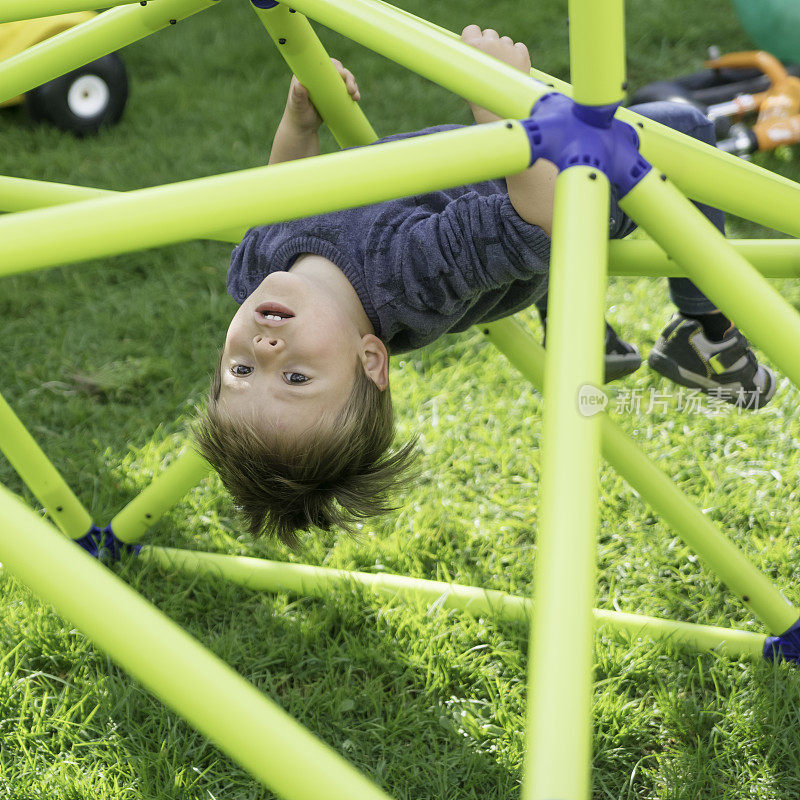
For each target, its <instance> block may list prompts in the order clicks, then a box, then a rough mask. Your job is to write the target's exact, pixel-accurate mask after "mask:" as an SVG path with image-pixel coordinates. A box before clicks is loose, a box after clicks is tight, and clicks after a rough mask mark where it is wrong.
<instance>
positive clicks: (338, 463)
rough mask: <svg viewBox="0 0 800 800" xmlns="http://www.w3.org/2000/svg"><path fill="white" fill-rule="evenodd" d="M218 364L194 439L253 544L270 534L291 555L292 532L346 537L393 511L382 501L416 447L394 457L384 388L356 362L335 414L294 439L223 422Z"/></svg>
mask: <svg viewBox="0 0 800 800" xmlns="http://www.w3.org/2000/svg"><path fill="white" fill-rule="evenodd" d="M221 386H222V362H221V359H220V363H218V364H217V369H216V371H215V373H214V377H213V378H212V381H211V391H210V393H209V397H208V403H207V407H206V410H205V411H204V412H202V413H201V415H200V419H199V421H198V423H197V425H196V426H195V430H194V434H195V439H196V441H197V445H198V449H199V450H200V452H201V454H202V455H203V457H204V458H205V459H206V460H207V461H208V462H209V463H210V464H211V465H212V467H214V469H215V470H216V471H217V473H218V474H219V476H220V479H221V480H222V483H223V484H224V485H225V488H226V489H227V490H228V491H229V492H230V494H231V495H232V497H233V499H234V502H235V503H236V505H237V506H238V508H239V511H240V512H241V514H242V516H243V517H244V519H245V521H246V523H247V527H248V530H249V531H250V533H252V534H253V535H254V536H258V535H260V534H268V535H269V534H274V535H275V536H277V538H278V539H280V540H281V541H282V542H283V543H284V544H286V545H287V546H289V547H292V548H294V547H296V546H297V545H298V542H299V539H298V536H297V533H298V531H300V530H304V529H305V528H308V527H316V528H320V529H322V530H325V531H327V530H330V529H331V528H332V527H333V526H334V525H338V526H340V527H342V528H344V529H345V530H346V531H348V532H349V533H353V528H352V522H353V521H354V520H356V519H365V518H367V517H370V516H373V515H376V514H383V513H385V512H387V511H390V510H392V506H391V505H390V504H389V503H388V502H387V497H386V495H387V494H388V493H389V492H390V491H391V490H393V489H396V488H398V487H399V486H400V484H401V483H403V480H404V478H405V477H406V473H407V471H408V468H409V466H410V465H411V463H412V461H413V459H414V456H415V444H416V440H411V441H409V442H407V443H406V444H404V445H403V446H402V447H401V448H399V449H398V450H396V451H395V452H393V453H390V452H389V448H390V446H391V444H392V440H393V438H394V410H393V408H392V399H391V395H390V392H389V387H388V386H387V388H386V389H385V390H384V391H380V390H379V389H378V387H377V386H376V385H375V383H374V382H373V381H372V380H371V379H370V377H369V376H368V375H367V374H366V373H365V372H364V369H363V367H362V366H361V362H360V361H357V362H356V369H355V379H354V381H353V388H352V390H351V392H350V396H349V397H348V399H347V401H346V402H345V404H344V406H343V407H342V409H341V411H340V412H339V414H338V415H337V416H336V417H335V418H334V419H333V420H332V421H331V422H329V423H327V424H325V423H322V424H320V425H318V426H317V427H316V428H314V429H312V430H310V431H307V432H305V433H303V434H302V435H300V436H291V437H290V436H285V435H278V434H277V433H276V432H274V431H263V430H259V429H258V428H257V427H256V426H255V425H253V424H251V423H248V422H247V421H245V420H238V419H236V420H234V419H230V418H229V417H226V416H225V414H224V413H223V411H222V409H221V407H220V404H219V402H218V401H219V395H220V390H221Z"/></svg>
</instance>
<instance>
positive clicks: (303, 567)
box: [139, 545, 766, 660]
mask: <svg viewBox="0 0 800 800" xmlns="http://www.w3.org/2000/svg"><path fill="white" fill-rule="evenodd" d="M139 557H140V558H142V559H143V560H144V561H145V562H147V563H152V564H158V565H159V566H160V567H162V568H164V569H166V570H179V571H180V572H184V573H186V574H189V575H202V576H205V577H211V578H224V579H225V580H229V581H231V582H233V583H236V584H239V585H241V586H245V587H247V588H248V589H253V590H259V591H268V592H286V593H289V594H296V595H300V596H303V597H321V598H325V599H330V597H331V595H332V594H334V593H336V592H341V591H346V590H347V589H348V588H350V587H352V586H361V587H364V588H365V589H368V590H370V591H372V592H375V594H377V595H378V596H379V597H382V598H385V599H386V600H387V601H394V600H396V599H400V600H403V601H405V602H410V603H413V602H424V603H428V604H430V605H434V606H436V607H441V608H446V609H457V610H459V611H465V612H466V613H468V614H471V615H472V616H475V617H483V616H491V617H493V618H496V619H499V620H504V621H509V622H522V623H526V624H527V623H529V622H530V618H531V610H532V608H533V603H532V602H531V601H530V600H529V599H528V598H526V597H519V596H516V595H511V594H508V593H507V592H501V591H498V590H496V589H481V588H478V587H476V586H462V585H460V584H457V583H443V582H441V581H429V580H425V579H422V578H409V577H408V576H406V575H392V574H390V573H385V572H382V573H376V574H373V573H369V572H348V571H347V570H340V569H331V568H329V567H315V566H311V565H308V564H289V563H286V562H281V561H267V560H264V559H260V558H247V557H245V556H231V555H220V554H217V553H202V552H196V551H192V550H178V549H174V548H170V547H157V546H154V545H144V546H143V547H142V549H141V552H140V553H139ZM593 620H594V625H595V627H596V628H597V629H602V630H604V631H614V632H619V633H624V634H626V635H628V636H648V637H650V638H652V639H655V640H659V641H669V642H671V643H673V644H678V645H683V646H686V647H691V648H694V649H697V650H700V651H702V652H710V651H714V652H717V653H721V654H724V655H726V656H729V657H731V658H748V659H753V660H760V659H761V658H762V652H763V649H764V642H765V640H766V635H765V634H759V633H752V632H751V631H740V630H735V629H732V628H719V627H715V626H711V625H693V624H691V623H688V622H673V621H672V620H667V619H658V618H656V617H648V616H643V615H641V614H626V613H622V612H619V611H602V610H599V609H594V611H593Z"/></svg>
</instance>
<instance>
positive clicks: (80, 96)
mask: <svg viewBox="0 0 800 800" xmlns="http://www.w3.org/2000/svg"><path fill="white" fill-rule="evenodd" d="M32 10H33V9H32ZM28 13H30V12H28ZM94 16H96V15H95V13H94V12H90V11H76V12H74V13H71V14H59V15H58V16H51V17H42V18H40V19H35V20H31V21H30V22H28V21H24V20H17V21H14V22H5V23H2V24H0V61H2V60H4V59H6V58H9V57H11V56H13V55H16V54H17V53H20V52H22V51H24V50H26V49H27V48H29V47H31V46H33V45H35V44H38V43H39V42H41V41H44V40H45V39H48V38H49V37H51V36H55V35H57V34H59V33H61V32H62V31H65V30H68V29H69V28H72V27H74V26H75V25H80V24H81V23H82V22H86V21H87V20H90V19H92V18H93V17H94ZM127 99H128V76H127V73H126V71H125V64H124V63H123V62H122V59H121V58H120V57H119V56H118V55H117V54H116V53H109V54H108V55H105V56H102V57H101V58H98V59H96V60H95V61H92V62H91V63H89V64H84V65H82V66H80V67H78V68H77V69H75V70H72V71H71V72H69V73H68V74H67V75H59V76H58V77H56V78H53V79H52V80H50V81H48V82H47V83H45V84H44V85H42V86H35V87H33V88H32V89H30V90H28V91H27V92H26V93H25V94H24V96H23V95H22V94H20V95H18V96H17V97H11V98H9V99H8V100H4V101H3V102H2V103H0V108H1V107H4V106H12V105H17V104H18V103H23V102H24V103H25V104H26V105H27V107H28V112H29V113H30V115H31V117H32V118H33V119H34V120H43V121H47V122H49V123H51V124H53V125H56V126H57V127H59V128H61V129H62V130H66V131H70V132H72V133H75V134H77V135H78V136H84V135H86V134H90V133H96V132H97V131H98V130H99V129H100V127H101V126H103V125H113V124H114V123H115V122H119V120H120V118H121V117H122V112H123V111H124V109H125V102H126V101H127Z"/></svg>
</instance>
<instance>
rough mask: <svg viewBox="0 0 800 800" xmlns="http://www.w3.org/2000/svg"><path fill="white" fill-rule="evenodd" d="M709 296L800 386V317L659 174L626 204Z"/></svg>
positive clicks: (634, 191) (651, 175)
mask: <svg viewBox="0 0 800 800" xmlns="http://www.w3.org/2000/svg"><path fill="white" fill-rule="evenodd" d="M620 206H621V207H622V209H623V210H624V211H626V213H629V214H630V216H631V217H633V219H635V220H636V221H637V222H638V223H639V224H640V225H641V226H642V228H644V229H645V231H647V233H649V234H650V236H651V237H652V238H653V239H654V240H655V241H656V243H657V244H659V245H660V246H661V247H662V248H663V249H664V250H665V251H666V252H667V253H668V254H669V255H671V256H672V257H673V258H674V259H675V260H676V261H677V262H678V263H680V264H681V265H682V266H683V267H684V269H685V270H686V272H687V273H688V275H689V277H690V278H691V279H692V281H694V283H696V284H697V285H698V286H699V287H700V289H701V290H702V291H703V293H704V294H705V295H706V296H707V297H709V298H711V299H712V300H713V301H714V302H715V303H716V304H717V306H718V307H719V308H720V309H722V311H724V312H725V314H726V315H727V316H728V317H730V318H731V319H732V320H734V321H735V322H736V326H737V327H738V328H740V329H741V330H743V331H744V332H745V333H746V334H747V336H748V337H750V338H751V339H752V340H753V341H754V342H755V343H756V344H757V345H758V346H759V347H760V348H761V349H762V350H763V351H764V352H765V353H766V354H767V355H768V356H769V357H770V358H771V359H772V360H773V361H774V362H775V364H777V366H778V367H779V368H780V370H781V371H782V372H783V373H784V374H785V375H787V376H788V377H789V378H790V379H791V380H792V381H793V383H794V385H795V386H800V358H798V345H797V343H798V342H800V314H798V313H797V311H796V310H795V309H794V308H793V307H792V306H791V305H790V304H789V303H788V302H787V301H786V300H784V299H783V298H782V297H781V296H780V294H778V292H777V291H776V290H775V289H774V288H773V287H772V286H770V285H769V283H767V281H766V280H765V279H764V277H763V276H761V275H759V274H758V272H756V270H754V269H753V268H752V267H751V266H750V264H748V263H747V261H746V260H745V259H744V258H743V257H742V256H741V255H739V253H737V252H736V250H735V249H734V248H732V247H731V246H730V245H729V244H728V242H727V240H726V239H725V237H724V236H723V235H722V234H721V233H720V232H719V231H718V230H717V229H716V228H715V227H714V226H713V225H712V224H711V223H710V222H709V221H708V220H707V219H706V218H705V217H704V216H703V214H702V213H701V212H700V211H698V210H697V209H696V208H695V207H694V206H693V205H692V204H691V203H690V202H689V201H688V200H687V199H686V198H685V197H684V196H683V195H682V194H681V193H680V192H679V191H678V190H677V189H676V188H675V187H674V186H673V185H671V184H670V183H669V182H667V181H666V180H659V175H658V172H657V171H656V170H650V172H649V173H648V174H647V175H646V176H645V177H644V179H643V180H641V181H640V182H639V183H638V184H637V185H636V186H635V187H634V188H633V189H632V190H631V191H630V192H629V193H628V194H627V195H626V196H625V197H624V198H623V199H622V201H621V202H620Z"/></svg>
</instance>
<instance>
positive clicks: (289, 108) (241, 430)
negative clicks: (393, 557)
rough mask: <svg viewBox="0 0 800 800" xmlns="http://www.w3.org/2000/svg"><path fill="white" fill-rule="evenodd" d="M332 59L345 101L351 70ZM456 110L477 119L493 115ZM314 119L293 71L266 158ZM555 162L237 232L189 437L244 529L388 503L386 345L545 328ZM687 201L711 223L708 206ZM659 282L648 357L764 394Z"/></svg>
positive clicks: (716, 218) (625, 353)
mask: <svg viewBox="0 0 800 800" xmlns="http://www.w3.org/2000/svg"><path fill="white" fill-rule="evenodd" d="M462 39H463V40H464V41H465V42H467V43H468V44H470V45H472V46H474V47H477V48H478V49H480V50H483V51H484V52H486V53H488V54H490V55H492V56H495V57H496V58H499V59H500V60H502V61H504V62H506V63H507V64H510V65H512V66H514V67H517V68H518V69H521V70H522V71H524V72H525V73H526V74H528V73H529V71H530V56H529V54H528V49H527V47H526V46H525V45H524V44H523V43H521V42H516V43H514V42H513V41H512V40H511V39H510V38H509V37H507V36H503V37H500V36H499V35H498V34H497V33H496V32H495V31H493V30H484V31H482V30H481V29H480V28H479V27H478V26H477V25H470V26H468V27H467V28H465V29H464V31H463V33H462ZM333 63H334V64H335V66H336V67H337V69H338V70H339V73H340V74H341V76H342V79H343V80H344V82H345V83H346V85H347V89H348V91H349V93H350V95H351V96H352V97H353V98H354V99H355V100H359V99H360V94H359V91H358V86H357V85H356V81H355V79H354V77H353V75H352V74H351V73H350V71H349V70H347V69H345V68H344V67H343V66H342V65H341V64H340V63H339V62H338V61H335V60H334V61H333ZM471 108H472V113H473V115H474V117H475V122H476V123H478V124H480V123H483V122H489V121H494V120H496V119H499V118H498V117H496V116H494V115H493V114H491V113H490V112H488V111H487V110H486V109H483V108H479V107H476V106H471ZM635 110H636V111H638V112H639V113H640V114H643V115H645V116H648V117H650V118H652V119H655V120H656V121H658V122H663V123H664V124H666V125H669V126H670V127H672V128H675V129H676V130H678V131H681V132H683V133H687V134H689V135H693V136H696V137H698V138H703V139H705V140H706V141H709V137H710V136H713V127H712V126H711V124H710V123H709V122H708V120H707V119H706V118H705V117H704V116H703V115H702V114H701V113H700V112H699V111H697V110H696V109H694V108H693V107H691V106H688V105H678V104H670V103H650V104H647V105H645V106H638V107H635ZM321 124H322V119H321V118H320V116H319V114H318V113H317V111H316V109H315V108H314V106H313V105H312V103H311V101H310V99H309V96H308V92H307V91H306V90H305V88H304V87H303V86H302V85H301V84H300V83H299V82H298V81H297V79H296V78H294V77H293V78H292V82H291V86H290V89H289V97H288V99H287V103H286V109H285V111H284V114H283V118H282V119H281V122H280V125H279V126H278V130H277V132H276V134H275V139H274V141H273V145H272V151H271V154H270V159H269V163H270V164H278V163H281V162H283V161H289V160H293V159H297V158H306V157H308V156H314V155H318V154H319V152H320V146H319V137H318V130H319V126H320V125H321ZM458 127H459V126H457V125H439V126H436V127H432V128H427V129H425V130H422V131H417V132H415V133H405V134H396V135H393V136H388V137H386V138H385V139H380V140H379V141H381V142H385V141H394V140H397V139H403V138H408V137H412V136H423V135H426V134H429V133H434V132H437V131H444V130H451V129H454V128H458ZM556 174H557V170H556V167H555V166H554V165H553V164H551V163H550V162H548V161H545V160H544V159H539V160H538V161H537V162H536V163H534V164H533V166H531V167H530V168H529V169H526V170H525V171H524V172H521V173H519V174H517V175H510V176H508V177H507V178H506V179H505V180H503V179H497V180H491V181H486V182H483V183H478V184H473V185H469V186H458V187H455V188H453V189H446V190H441V191H437V192H431V193H429V194H425V195H418V196H414V197H405V198H401V199H398V200H390V201H386V202H383V203H378V204H375V205H370V206H365V207H362V208H353V209H348V210H344V211H337V212H333V213H329V214H322V215H319V216H315V217H308V218H305V219H299V220H294V221H291V222H284V223H279V224H276V225H269V226H263V227H259V228H253V229H251V230H250V231H248V233H247V235H246V236H245V238H244V239H243V240H242V242H241V244H240V245H239V246H238V247H237V248H236V249H235V250H234V252H233V256H232V259H231V265H230V269H229V272H228V292H229V293H230V295H231V296H232V297H233V299H234V300H236V301H237V302H238V303H240V304H241V305H240V308H239V310H238V311H237V312H236V315H235V316H234V318H233V320H232V321H231V324H230V327H229V329H228V334H227V337H226V340H225V347H224V350H223V352H222V355H221V357H220V361H219V364H218V366H217V370H216V373H215V375H214V378H213V381H212V387H211V392H210V396H209V399H208V408H207V411H206V413H205V415H204V417H203V419H202V420H201V423H200V426H199V428H198V433H197V437H198V444H199V447H200V449H201V451H202V453H203V455H204V456H205V457H206V458H207V459H208V461H209V462H210V463H211V464H212V465H213V466H214V468H215V469H216V470H217V472H218V473H219V475H220V477H221V479H222V481H223V483H224V484H225V486H226V488H227V489H228V491H229V492H230V493H231V495H232V496H233V498H234V500H235V502H236V503H237V505H238V506H239V508H240V510H241V512H242V513H243V515H244V517H245V519H246V520H247V523H248V527H249V529H250V531H251V532H252V533H253V534H259V533H266V534H271V535H275V536H277V537H278V538H279V539H280V540H281V541H283V542H284V543H286V544H287V545H289V546H294V545H296V543H297V541H298V539H297V533H298V532H299V531H301V530H305V529H306V528H309V527H318V528H321V529H323V530H328V529H330V528H331V527H332V526H334V525H340V526H342V527H345V528H348V527H349V523H351V522H352V520H353V519H354V518H356V519H358V518H365V517H368V516H372V515H374V514H379V513H383V512H384V511H386V510H387V504H386V499H385V498H386V495H387V493H388V492H390V491H391V490H392V489H394V488H397V486H398V485H400V484H401V482H402V478H403V475H404V474H405V473H406V470H407V467H408V466H409V464H410V462H411V461H412V458H413V450H414V447H413V444H414V443H413V442H409V443H406V444H405V445H403V446H401V447H399V448H398V449H396V450H394V451H391V450H390V447H391V444H392V441H393V438H394V417H393V411H392V403H391V396H390V391H389V354H390V353H391V354H397V353H403V352H406V351H408V350H413V349H415V348H419V347H423V346H424V345H426V344H428V343H430V342H432V341H434V340H435V339H436V338H438V337H439V336H441V335H442V334H444V333H450V332H458V331H464V330H466V329H467V328H469V327H470V326H472V325H476V324H481V323H484V322H491V321H494V320H497V319H501V318H502V317H506V316H509V315H511V314H514V313H516V312H518V311H520V310H522V309H524V308H526V307H527V306H530V305H531V304H537V305H538V307H539V309H540V313H541V314H542V317H543V321H545V322H546V305H545V303H546V291H547V275H548V262H549V254H550V231H551V227H552V217H553V191H554V185H555V179H556ZM611 206H612V207H611V219H610V235H611V236H612V238H620V237H622V236H625V235H627V234H628V233H630V232H631V231H632V230H633V229H634V227H635V226H634V225H633V223H632V222H631V221H630V220H629V219H628V218H627V217H626V216H625V215H624V214H623V213H622V212H621V211H620V209H619V207H618V206H617V204H616V202H615V201H614V200H613V198H612V204H611ZM701 209H702V210H703V211H704V213H706V215H707V216H708V217H709V218H710V219H711V220H712V221H713V222H714V223H715V224H716V225H717V227H719V228H720V229H722V225H723V219H722V213H721V212H719V211H716V210H715V209H708V208H706V207H702V206H701ZM671 288H672V295H673V300H674V301H675V302H676V304H677V305H678V307H679V309H682V311H683V312H684V313H681V314H679V315H678V316H677V317H676V318H675V319H673V320H672V321H671V322H670V323H669V325H668V326H667V328H666V329H665V330H664V332H663V334H662V338H661V339H659V341H658V343H657V344H656V347H655V348H654V351H653V354H651V358H650V362H651V366H653V367H654V368H655V369H656V370H657V371H659V372H661V373H662V374H665V375H667V376H668V377H670V378H672V379H673V380H676V381H678V382H679V383H682V384H684V385H688V386H693V387H697V388H700V389H702V390H706V391H709V390H711V389H713V388H715V387H716V388H717V389H718V388H719V387H727V388H729V389H732V390H733V391H734V392H735V391H737V390H739V389H740V387H741V388H742V390H743V391H744V392H746V393H749V394H748V396H750V395H752V397H753V399H754V400H755V401H756V402H755V403H751V406H752V405H755V406H756V407H758V406H761V405H764V404H765V403H766V402H768V401H769V399H770V398H771V397H772V393H773V392H774V386H775V380H774V377H773V376H772V373H771V372H769V370H767V369H766V368H765V367H763V366H761V365H758V364H757V362H756V361H755V356H754V355H753V353H752V351H751V350H750V349H749V347H748V346H747V341H746V340H745V339H744V337H743V336H742V335H741V333H739V332H738V331H737V330H736V329H735V328H734V327H733V326H732V324H731V323H730V321H729V320H727V319H726V318H725V317H724V316H723V315H722V314H721V313H719V312H717V311H716V309H715V308H714V306H713V304H712V303H711V302H710V301H709V300H707V298H705V297H704V296H703V295H702V294H700V292H699V290H697V288H696V287H694V286H693V284H691V283H690V282H689V281H687V280H685V279H681V280H674V281H671ZM682 303H683V305H682ZM654 354H655V356H657V357H655V356H654ZM712 359H715V361H714V362H713V363H715V364H716V366H715V367H714V368H713V369H712V367H711V366H710V362H711V360H712ZM639 364H640V358H639V354H638V351H637V350H636V348H634V347H633V346H632V345H629V344H627V343H625V342H622V341H621V340H620V339H619V338H618V337H617V335H616V333H615V332H614V331H613V329H612V328H611V327H610V326H608V327H607V335H606V377H607V379H613V378H615V377H620V376H621V375H623V374H628V373H629V372H632V371H633V370H634V369H636V368H637V367H638V366H639Z"/></svg>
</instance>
